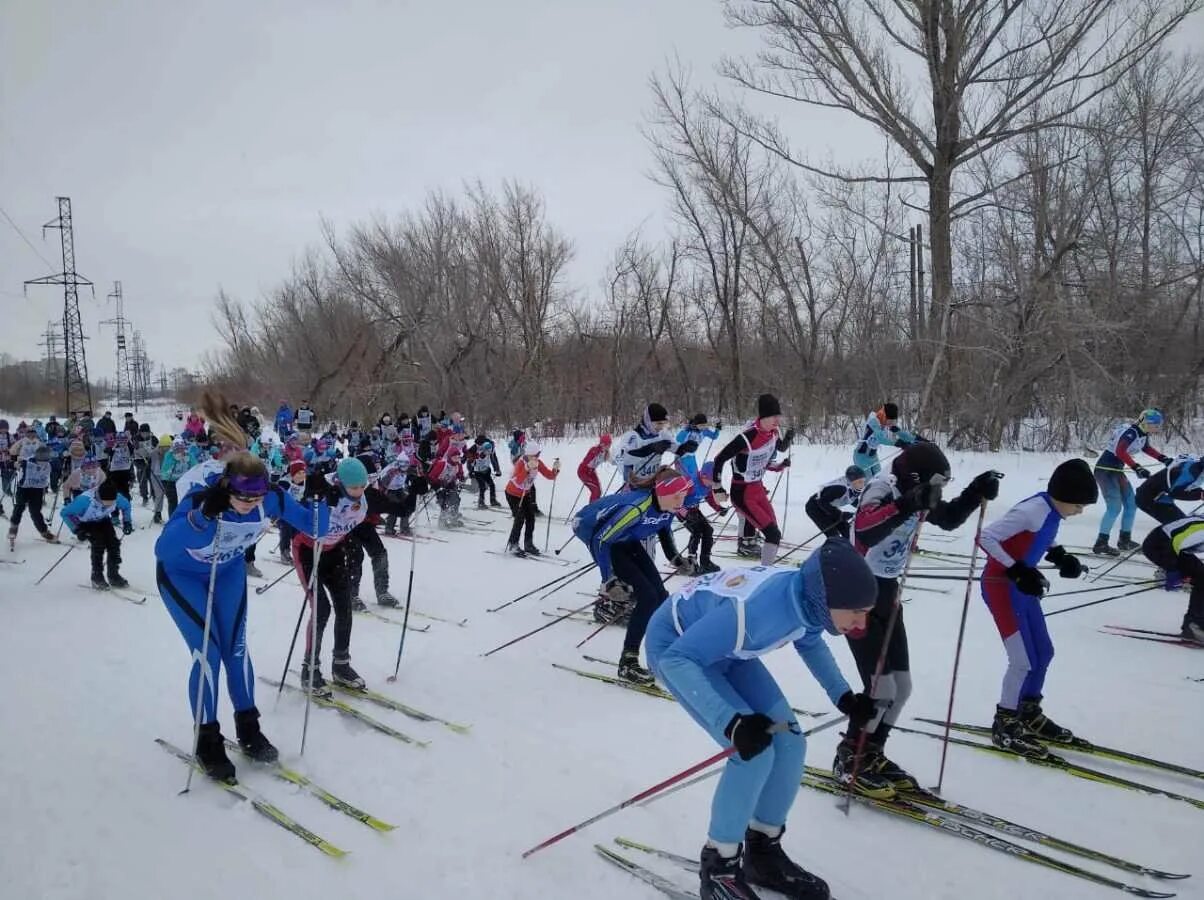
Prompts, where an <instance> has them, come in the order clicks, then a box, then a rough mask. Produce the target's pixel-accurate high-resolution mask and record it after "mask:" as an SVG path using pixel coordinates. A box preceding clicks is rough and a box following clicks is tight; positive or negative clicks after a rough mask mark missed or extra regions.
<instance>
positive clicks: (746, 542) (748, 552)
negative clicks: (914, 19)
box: [736, 537, 761, 561]
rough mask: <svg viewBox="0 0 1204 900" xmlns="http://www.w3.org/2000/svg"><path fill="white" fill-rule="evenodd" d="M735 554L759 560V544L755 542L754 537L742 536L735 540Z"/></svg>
mask: <svg viewBox="0 0 1204 900" xmlns="http://www.w3.org/2000/svg"><path fill="white" fill-rule="evenodd" d="M736 555H737V556H743V557H745V558H746V559H755V560H757V561H760V559H761V545H760V544H759V543H758V542H757V539H756V538H746V537H742V538H740V539H739V540H738V541H736Z"/></svg>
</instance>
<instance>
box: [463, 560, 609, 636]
mask: <svg viewBox="0 0 1204 900" xmlns="http://www.w3.org/2000/svg"><path fill="white" fill-rule="evenodd" d="M584 574H585V573H584V572H582V573H581V575H584ZM576 577H578V578H579V577H580V575H578V576H576ZM565 583H566V584H567V582H565ZM563 586H564V585H561V587H563ZM593 605H594V601H593V600H590V601H589V603H586V604H584V605H583V606H579V607H577V608H576V609H570V610H569V611H568V612H566V613H565V614H564V615H563V616H559V617H557V618H555V619H553V620H552V621H550V622H548V623H547V624H546V625H540V626H539V627H538V628H535V629H533V630H531V631H528V632H527V633H526V634H520V635H519V636H518V637H516V638H513V639H511V640H509V641H506V643H504V644H499V645H498V646H496V647H494V648H493V649H492V650H489V651H487V652H485V653H482V654H481V656H493V654H495V653H497V652H498V651H499V650H505V649H506V648H507V647H511V646H513V645H514V644H517V643H518V642H519V641H525V640H526V639H527V638H529V637H531V636H532V635H536V634H539V633H540V632H541V631H545V630H547V629H549V628H551V627H552V626H553V625H555V624H557V623H558V622H563V621H564V620H565V619H567V618H569V617H570V616H573V615H576V614H577V613H580V612H585V611H586V610H587V609H589V608H590V607H591V606H593Z"/></svg>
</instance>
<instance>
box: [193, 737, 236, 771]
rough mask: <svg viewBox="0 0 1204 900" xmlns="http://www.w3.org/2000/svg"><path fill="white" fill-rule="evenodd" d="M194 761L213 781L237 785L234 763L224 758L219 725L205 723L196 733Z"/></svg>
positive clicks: (222, 740) (224, 745)
mask: <svg viewBox="0 0 1204 900" xmlns="http://www.w3.org/2000/svg"><path fill="white" fill-rule="evenodd" d="M196 761H197V762H198V763H200V764H201V768H202V769H203V770H204V772H205V774H206V775H208V776H209V777H210V778H212V779H213V780H214V781H224V782H225V783H226V784H238V779H237V778H235V777H234V763H232V762H230V757H228V756H226V742H225V740H224V739H223V738H222V726H221V724H220V723H218V722H206V723H205V724H204V725H202V726H201V728H200V730H199V731H198V732H197V737H196Z"/></svg>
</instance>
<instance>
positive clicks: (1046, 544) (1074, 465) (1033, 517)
mask: <svg viewBox="0 0 1204 900" xmlns="http://www.w3.org/2000/svg"><path fill="white" fill-rule="evenodd" d="M1098 499H1099V488H1098V485H1097V484H1096V482H1095V476H1094V475H1092V473H1091V467H1090V466H1089V465H1088V464H1087V462H1086V461H1085V460H1082V459H1071V460H1067V461H1066V462H1063V463H1061V464H1059V465H1058V467H1057V468H1056V469H1054V471H1053V475H1051V476H1050V478H1049V484H1048V486H1047V487H1046V489H1045V490H1044V491H1041V492H1039V493H1036V494H1034V495H1033V496H1031V497H1028V498H1027V499H1025V500H1021V501H1020V502H1019V503H1017V504H1016V505H1015V506H1013V507H1012V508H1011V509H1010V510H1008V512H1007V513H1006V514H1004V515H1003V516H1002V517H1001V518H999V519H997V520H995V521H994V522H991V523H990V524H989V525H987V526H986V527H985V528H983V530H982V535H981V537H980V538H979V542H978V543H979V546H981V547H982V549H983V550H984V551H986V554H987V564H986V567H985V568H984V569H983V574H982V579H981V585H982V597H983V600H984V601H986V605H987V609H988V610H989V611H990V613H991V616H992V618H994V620H995V627H996V628H998V629H999V636H1000V637H1001V638H1002V639H1003V648H1004V650H1005V652H1006V653H1007V658H1008V666H1007V671H1006V672H1005V673H1004V676H1003V689H1002V693H1001V696H1000V699H999V705H998V706H996V708H995V721H994V722H993V723H992V726H991V740H992V741H993V742H994V743H995V745H996V746H997V747H1001V748H1003V749H1004V750H1011V751H1012V752H1014V753H1019V754H1021V755H1022V756H1045V755H1047V754H1048V751H1047V750H1046V749H1045V746H1044V744H1042V743H1041V741H1042V740H1050V741H1059V742H1062V743H1065V742H1068V741H1071V740H1073V739H1074V735H1073V734H1072V733H1071V731H1070V730H1069V729H1068V728H1063V727H1062V726H1060V725H1058V724H1057V723H1056V722H1054V721H1053V720H1052V719H1050V718H1049V717H1047V716H1046V715H1045V713H1044V712H1043V711H1042V708H1041V699H1042V696H1041V690H1042V687H1043V686H1044V684H1045V673H1046V671H1047V670H1048V669H1049V664H1050V662H1051V661H1052V660H1053V655H1054V648H1053V641H1052V640H1050V637H1049V629H1048V628H1046V625H1045V614H1044V613H1043V612H1042V611H1041V598H1042V597H1043V596H1044V595H1045V591H1046V590H1048V588H1049V582H1048V581H1047V580H1046V578H1045V576H1044V575H1043V574H1042V573H1041V572H1040V571H1039V570H1038V569H1037V566H1038V564H1039V563H1040V562H1041V560H1042V559H1044V560H1045V561H1046V562H1049V563H1051V564H1052V565H1054V566H1056V567H1057V569H1058V574H1059V575H1061V576H1062V577H1063V578H1078V577H1079V576H1080V575H1082V574H1083V572H1085V571H1086V569H1085V568H1084V566H1083V564H1082V563H1081V562H1079V559H1078V557H1076V556H1074V555H1072V554H1070V553H1068V552H1067V551H1066V549H1065V548H1064V547H1062V546H1060V545H1059V544H1058V543H1057V537H1058V526H1059V525H1061V524H1062V520H1063V519H1067V518H1069V517H1070V516H1077V515H1080V514H1081V513H1082V512H1083V510H1084V509H1085V508H1086V507H1087V506H1090V505H1091V504H1092V503H1095V502H1096V501H1097V500H1098Z"/></svg>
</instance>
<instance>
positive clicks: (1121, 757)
mask: <svg viewBox="0 0 1204 900" xmlns="http://www.w3.org/2000/svg"><path fill="white" fill-rule="evenodd" d="M916 721H917V722H924V723H926V724H928V725H938V726H941V727H944V725H945V723H944V722H942V721H940V720H939V719H924V718H919V717H917V718H916ZM950 727H951V728H953V729H954V730H955V731H961V732H964V733H966V734H977V735H981V736H983V737H990V736H991V729H990V727H989V726H986V725H967V724H965V723H963V722H953V723H951V724H950ZM1041 743H1043V744H1048V745H1049V746H1051V747H1057V748H1058V749H1059V750H1072V751H1074V752H1076V753H1086V754H1088V755H1090V756H1098V757H1100V758H1101V759H1111V760H1115V761H1116V762H1124V763H1131V764H1132V765H1135V766H1145V767H1146V768H1149V769H1158V770H1159V771H1162V772H1173V773H1174V774H1176V775H1185V776H1187V777H1188V778H1198V779H1200V780H1202V781H1204V771H1201V770H1200V769H1192V768H1188V767H1187V766H1181V765H1178V764H1177V763H1172V762H1166V761H1165V760H1161V759H1153V758H1152V757H1149V756H1141V755H1140V754H1137V753H1130V752H1128V751H1127V750H1118V749H1116V748H1115V747H1105V746H1103V745H1101V744H1093V743H1091V742H1090V741H1087V740H1084V739H1083V738H1075V739H1074V740H1073V741H1070V742H1069V743H1063V742H1061V741H1050V740H1046V739H1045V738H1041Z"/></svg>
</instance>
